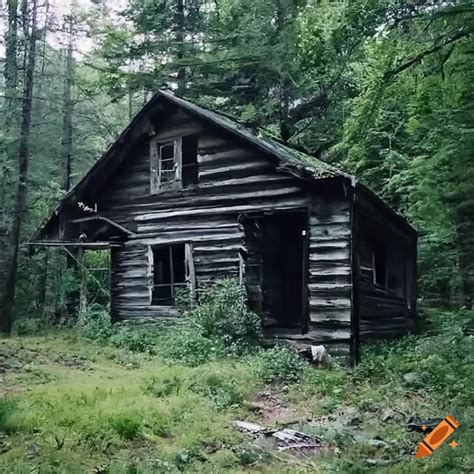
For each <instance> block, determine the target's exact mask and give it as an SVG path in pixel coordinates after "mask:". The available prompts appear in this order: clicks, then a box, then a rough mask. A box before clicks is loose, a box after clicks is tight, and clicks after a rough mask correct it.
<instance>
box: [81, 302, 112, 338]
mask: <svg viewBox="0 0 474 474" xmlns="http://www.w3.org/2000/svg"><path fill="white" fill-rule="evenodd" d="M78 329H79V333H80V334H81V336H83V337H85V338H87V339H92V340H93V341H97V342H99V343H102V344H106V343H108V342H109V339H110V337H111V336H112V334H113V332H114V329H113V326H112V320H111V319H110V315H109V313H108V312H107V311H105V310H104V309H103V308H102V307H101V306H99V305H93V306H90V307H88V308H86V309H85V310H84V311H83V312H82V313H81V314H80V316H79V322H78Z"/></svg>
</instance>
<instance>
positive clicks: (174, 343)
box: [158, 327, 225, 367]
mask: <svg viewBox="0 0 474 474" xmlns="http://www.w3.org/2000/svg"><path fill="white" fill-rule="evenodd" d="M158 350H159V352H160V354H161V355H162V356H163V357H164V358H165V359H169V360H171V361H175V362H182V363H184V364H186V365H190V366H192V367H193V366H197V365H200V364H204V363H205V362H208V361H210V360H215V359H217V358H219V357H223V356H224V355H225V348H224V346H223V345H222V343H220V342H219V341H217V340H213V339H209V338H207V337H204V336H203V335H201V334H200V332H199V330H198V329H197V328H193V327H191V328H186V329H179V330H178V329H177V330H174V331H170V332H169V334H168V337H166V338H162V339H161V341H160V345H159V347H158Z"/></svg>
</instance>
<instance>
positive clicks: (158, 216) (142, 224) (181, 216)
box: [97, 113, 309, 319]
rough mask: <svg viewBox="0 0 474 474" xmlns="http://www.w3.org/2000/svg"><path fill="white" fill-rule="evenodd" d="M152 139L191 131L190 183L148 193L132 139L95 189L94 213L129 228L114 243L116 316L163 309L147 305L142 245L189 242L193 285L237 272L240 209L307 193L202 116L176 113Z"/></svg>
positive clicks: (295, 199)
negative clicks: (193, 175)
mask: <svg viewBox="0 0 474 474" xmlns="http://www.w3.org/2000/svg"><path fill="white" fill-rule="evenodd" d="M157 130H158V132H157V139H158V140H160V141H165V140H169V139H172V138H175V137H178V136H182V135H191V134H196V135H197V136H198V164H199V184H198V186H195V187H191V188H186V189H181V190H174V191H165V192H162V193H158V194H155V195H151V194H150V177H149V176H150V175H149V150H148V147H147V144H146V140H145V139H143V140H142V141H140V142H139V143H137V145H136V147H135V148H134V149H133V151H132V153H131V154H130V156H129V157H127V162H126V163H124V164H123V165H122V167H121V168H120V170H119V172H118V173H116V174H115V175H114V176H113V177H112V179H111V180H110V182H109V183H108V184H107V185H106V186H104V191H105V192H104V194H103V195H101V196H99V198H98V199H97V201H98V208H99V213H100V214H101V215H103V216H106V217H109V218H111V219H113V220H114V221H116V222H118V223H120V224H122V225H124V226H126V227H127V228H129V229H131V230H133V231H134V232H136V236H135V237H132V238H130V239H129V240H128V241H127V242H126V243H125V244H124V247H123V248H122V249H118V250H114V252H115V254H116V255H115V258H114V259H113V273H114V278H113V281H114V284H113V298H114V302H113V313H114V317H115V318H117V319H129V318H141V319H142V318H151V317H156V316H169V315H170V314H172V313H173V310H172V309H170V308H169V307H156V306H152V305H151V292H150V284H151V283H150V281H151V278H152V276H151V274H150V273H151V272H150V266H149V257H148V248H149V246H154V245H163V244H173V243H191V244H192V246H193V261H194V265H195V273H196V280H197V284H198V288H199V287H201V288H202V287H203V286H204V285H206V284H208V283H210V282H212V281H214V280H217V279H222V278H225V277H238V276H239V271H240V265H239V262H240V258H239V251H240V249H241V248H242V247H243V246H244V244H245V243H244V232H243V228H242V226H241V225H240V224H239V216H240V215H241V214H242V213H245V212H253V211H264V210H272V209H273V210H276V209H278V210H283V209H295V208H302V207H305V206H307V205H308V203H309V198H308V194H307V193H306V192H305V191H304V190H303V185H302V182H301V181H300V180H298V179H297V178H295V177H293V176H290V175H288V174H286V173H283V172H281V171H277V170H276V163H275V162H274V161H273V160H272V159H270V158H268V157H267V156H264V155H263V154H261V153H259V152H258V151H257V152H256V151H254V150H253V149H250V148H249V147H247V146H244V145H242V144H241V143H239V142H237V141H235V140H231V139H229V138H227V137H225V136H223V135H222V133H219V132H217V131H213V130H212V129H210V128H209V127H207V126H205V124H203V123H201V122H199V121H197V120H195V119H193V118H191V117H189V116H187V115H185V114H184V113H177V114H176V115H175V116H174V117H173V118H172V119H169V120H167V122H166V125H160V126H159V127H157Z"/></svg>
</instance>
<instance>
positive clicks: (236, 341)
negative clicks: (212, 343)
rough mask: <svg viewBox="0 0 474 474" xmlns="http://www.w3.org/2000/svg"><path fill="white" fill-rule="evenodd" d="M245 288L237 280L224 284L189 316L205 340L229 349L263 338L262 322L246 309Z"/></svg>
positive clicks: (212, 289) (214, 288) (209, 291)
mask: <svg viewBox="0 0 474 474" xmlns="http://www.w3.org/2000/svg"><path fill="white" fill-rule="evenodd" d="M246 299H247V298H246V293H245V288H244V287H243V286H242V285H240V284H239V282H238V281H236V280H230V279H229V280H223V281H221V282H218V283H216V284H215V285H214V286H212V287H210V288H209V289H207V291H205V292H204V293H203V294H202V295H201V303H200V304H199V306H198V307H197V308H195V309H194V310H193V311H191V312H190V313H189V317H190V318H191V320H192V321H193V322H194V324H195V325H196V326H197V327H199V328H200V332H201V334H202V336H204V337H207V338H217V339H220V340H221V341H222V342H223V343H224V344H225V345H226V346H231V345H234V346H245V345H249V344H250V345H251V344H255V343H256V342H258V341H259V340H260V336H261V320H260V317H259V316H258V315H256V314H255V313H253V312H251V311H249V309H248V308H247V305H246Z"/></svg>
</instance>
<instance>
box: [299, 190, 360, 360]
mask: <svg viewBox="0 0 474 474" xmlns="http://www.w3.org/2000/svg"><path fill="white" fill-rule="evenodd" d="M350 213H351V207H350V202H349V200H346V199H344V200H342V199H324V198H322V197H319V196H314V197H313V205H312V208H311V217H310V242H309V284H308V290H309V291H308V293H309V318H310V325H309V332H308V335H309V336H310V337H311V338H313V339H315V340H319V341H321V342H323V343H327V342H331V343H333V347H337V348H338V351H339V352H340V353H342V354H344V355H347V353H348V351H349V348H350V340H351V288H352V286H351V215H350Z"/></svg>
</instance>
